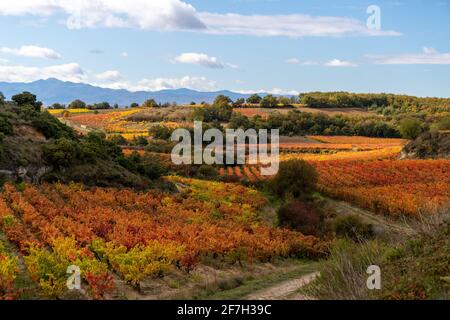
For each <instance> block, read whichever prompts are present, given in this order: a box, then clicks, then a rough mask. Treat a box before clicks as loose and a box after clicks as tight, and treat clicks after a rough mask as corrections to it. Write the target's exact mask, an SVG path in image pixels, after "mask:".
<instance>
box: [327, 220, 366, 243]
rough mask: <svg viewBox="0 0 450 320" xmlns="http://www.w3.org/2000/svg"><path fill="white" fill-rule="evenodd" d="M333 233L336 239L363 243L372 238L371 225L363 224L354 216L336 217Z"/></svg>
mask: <svg viewBox="0 0 450 320" xmlns="http://www.w3.org/2000/svg"><path fill="white" fill-rule="evenodd" d="M333 229H334V232H335V233H336V235H337V236H338V237H341V238H346V239H349V240H353V241H355V242H364V241H366V240H368V239H370V238H373V236H374V230H373V227H372V225H371V224H367V223H364V222H363V221H361V218H359V217H358V216H356V215H346V216H340V217H337V218H336V219H335V220H334V223H333Z"/></svg>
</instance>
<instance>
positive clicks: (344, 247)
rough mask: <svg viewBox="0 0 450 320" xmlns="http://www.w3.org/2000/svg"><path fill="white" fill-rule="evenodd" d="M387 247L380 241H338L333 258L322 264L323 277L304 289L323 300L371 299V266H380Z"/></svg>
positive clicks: (321, 273)
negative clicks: (368, 286)
mask: <svg viewBox="0 0 450 320" xmlns="http://www.w3.org/2000/svg"><path fill="white" fill-rule="evenodd" d="M384 250H385V245H384V244H382V243H380V242H378V241H369V242H366V243H363V244H356V243H354V242H352V241H348V240H339V241H337V242H336V243H335V244H334V245H333V246H332V248H331V253H330V257H329V258H328V259H327V260H325V261H324V262H322V263H321V265H320V267H319V272H320V276H319V277H318V278H317V279H316V280H315V281H313V282H312V283H311V284H309V285H308V286H306V287H304V288H302V290H301V291H302V293H304V294H306V295H308V296H311V297H314V298H316V299H319V300H355V299H356V300H360V299H369V298H371V292H370V290H369V289H368V288H367V285H366V281H367V277H368V275H367V273H366V271H367V267H369V266H370V265H380V262H381V261H382V256H383V253H384ZM396 276H398V274H397V275H396ZM383 286H384V284H383Z"/></svg>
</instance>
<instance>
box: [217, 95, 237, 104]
mask: <svg viewBox="0 0 450 320" xmlns="http://www.w3.org/2000/svg"><path fill="white" fill-rule="evenodd" d="M232 102H233V101H232V100H231V99H230V97H227V96H225V95H223V94H221V95H218V96H217V97H216V99H214V103H213V105H214V106H229V105H230V104H231V103H232Z"/></svg>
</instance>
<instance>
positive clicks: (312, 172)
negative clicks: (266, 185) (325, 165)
mask: <svg viewBox="0 0 450 320" xmlns="http://www.w3.org/2000/svg"><path fill="white" fill-rule="evenodd" d="M317 180H318V174H317V172H316V169H315V168H314V167H313V166H312V165H310V164H309V163H307V162H306V161H304V160H298V159H293V160H289V161H285V162H281V163H280V168H279V170H278V173H277V174H276V176H275V177H274V178H273V179H272V180H271V181H270V188H271V189H272V191H273V192H274V193H276V194H277V195H279V196H281V197H286V196H289V197H294V198H298V197H300V196H305V195H309V194H310V193H311V192H313V191H314V190H315V188H316V184H317Z"/></svg>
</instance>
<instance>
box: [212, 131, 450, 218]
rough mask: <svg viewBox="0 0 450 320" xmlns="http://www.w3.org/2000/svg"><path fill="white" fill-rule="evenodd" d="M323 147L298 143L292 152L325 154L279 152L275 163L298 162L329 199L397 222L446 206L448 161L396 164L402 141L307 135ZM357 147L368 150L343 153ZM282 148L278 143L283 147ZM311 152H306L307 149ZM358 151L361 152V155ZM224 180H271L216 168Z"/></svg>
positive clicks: (251, 171) (249, 170)
mask: <svg viewBox="0 0 450 320" xmlns="http://www.w3.org/2000/svg"><path fill="white" fill-rule="evenodd" d="M308 138H309V139H314V140H317V141H321V142H323V143H322V144H320V143H318V144H316V143H307V142H304V143H298V144H297V145H295V146H294V147H293V148H297V149H301V148H304V149H305V150H307V148H308V145H309V146H310V147H311V148H313V149H316V148H317V146H318V145H319V146H320V148H321V149H322V150H326V151H328V152H319V153H311V152H307V151H300V152H292V151H286V150H283V149H281V155H280V161H287V160H290V159H303V160H306V161H308V162H310V163H311V164H312V165H314V166H315V167H316V169H317V171H318V173H319V177H320V178H319V189H320V191H322V192H323V193H324V194H327V195H328V196H331V197H333V198H337V199H341V200H344V201H348V202H350V203H353V204H355V205H358V206H360V207H363V208H366V209H369V210H371V211H373V212H376V213H379V214H384V215H390V216H395V217H398V216H400V215H404V216H409V217H418V216H419V215H421V214H425V213H426V214H430V213H436V212H441V211H445V210H446V209H447V208H448V206H449V205H450V203H449V201H448V199H449V198H450V191H449V190H450V178H449V175H448V172H450V161H449V160H398V157H399V154H400V151H401V148H402V147H401V146H402V145H403V144H404V143H405V141H404V140H402V139H380V138H365V137H329V136H326V137H324V136H311V137H308ZM345 144H349V146H353V149H354V147H355V146H358V148H362V149H364V148H368V150H362V149H359V151H358V150H351V151H348V150H345V148H341V147H342V146H345ZM282 146H283V144H282ZM310 150H311V149H310ZM361 150H362V151H361ZM219 175H220V176H222V177H223V178H224V179H226V180H229V181H233V180H235V181H243V180H246V181H248V182H250V183H257V182H258V181H264V180H267V179H269V178H270V177H267V176H261V175H260V166H258V165H247V166H240V167H228V168H221V169H219Z"/></svg>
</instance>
